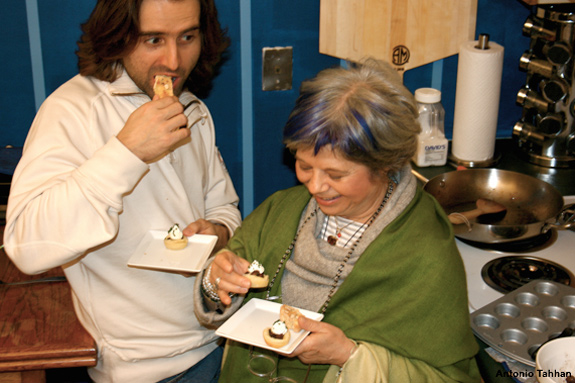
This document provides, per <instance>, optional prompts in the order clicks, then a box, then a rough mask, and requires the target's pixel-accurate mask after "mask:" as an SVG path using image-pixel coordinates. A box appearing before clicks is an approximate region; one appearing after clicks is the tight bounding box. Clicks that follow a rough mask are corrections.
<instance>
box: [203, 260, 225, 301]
mask: <svg viewBox="0 0 575 383" xmlns="http://www.w3.org/2000/svg"><path fill="white" fill-rule="evenodd" d="M211 274H212V265H210V267H209V268H208V269H207V272H206V274H205V275H204V278H203V279H202V290H203V291H204V292H205V293H206V295H207V296H208V298H210V299H211V300H212V301H214V302H219V301H220V300H221V299H220V297H219V296H218V291H217V290H216V289H215V287H214V285H212V282H210V276H211Z"/></svg>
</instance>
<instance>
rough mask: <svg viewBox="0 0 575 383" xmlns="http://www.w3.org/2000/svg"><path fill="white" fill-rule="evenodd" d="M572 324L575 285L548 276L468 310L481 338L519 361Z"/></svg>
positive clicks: (532, 362)
mask: <svg viewBox="0 0 575 383" xmlns="http://www.w3.org/2000/svg"><path fill="white" fill-rule="evenodd" d="M567 327H571V328H575V288H573V287H570V286H567V285H564V284H561V283H557V282H553V281H547V280H535V281H531V282H529V283H527V284H525V285H523V286H522V287H520V288H518V289H516V290H514V291H512V292H510V293H507V294H506V295H505V296H503V297H501V298H499V299H498V300H496V301H494V302H491V303H490V304H488V305H485V306H483V307H482V308H480V309H478V310H476V311H474V312H473V313H471V328H472V330H473V332H474V333H475V335H476V336H477V337H478V338H480V339H481V340H482V341H483V342H485V343H486V344H488V345H489V346H491V347H492V348H493V349H495V350H497V351H499V352H500V353H502V354H503V355H506V356H508V357H510V358H512V359H514V360H516V361H518V362H521V363H524V364H526V365H529V366H535V360H534V359H533V358H532V357H531V355H533V353H534V351H536V350H537V349H538V348H539V346H541V344H543V343H544V342H545V341H547V340H549V339H552V338H555V337H557V336H558V335H559V334H561V332H563V330H564V329H565V328H567Z"/></svg>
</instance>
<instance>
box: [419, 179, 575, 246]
mask: <svg viewBox="0 0 575 383" xmlns="http://www.w3.org/2000/svg"><path fill="white" fill-rule="evenodd" d="M414 174H415V175H416V176H418V178H420V179H422V180H424V181H426V182H425V186H424V190H426V191H427V192H428V193H430V194H431V195H432V196H434V197H435V199H437V201H438V202H439V204H440V205H441V206H442V207H443V209H444V210H445V212H446V213H447V214H448V215H449V214H451V213H455V212H462V211H468V210H472V209H474V208H475V206H476V202H477V200H478V199H488V200H491V201H495V202H497V203H499V204H502V205H504V206H505V208H506V212H505V214H504V215H503V216H502V217H501V218H500V220H499V221H497V222H483V221H482V220H481V217H478V218H477V219H472V220H469V221H468V222H465V223H463V224H454V225H453V228H454V232H455V235H456V236H457V237H459V238H462V239H466V240H470V241H474V242H482V243H504V242H512V241H517V240H522V239H526V238H531V237H535V236H537V235H540V234H543V233H546V232H547V231H549V230H550V229H551V228H556V229H567V228H569V227H571V226H574V225H575V214H574V211H573V210H572V209H571V210H569V209H564V208H563V205H564V202H563V196H562V195H561V193H559V191H558V190H557V189H555V188H554V187H553V186H552V185H550V184H548V183H547V182H544V181H541V180H539V179H537V178H534V177H531V176H528V175H525V174H521V173H516V172H512V171H507V170H499V169H466V170H458V171H453V172H449V173H444V174H440V175H438V176H436V177H434V178H432V179H431V180H427V179H425V178H424V177H422V176H421V175H420V174H418V173H416V172H414Z"/></svg>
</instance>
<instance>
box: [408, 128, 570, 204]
mask: <svg viewBox="0 0 575 383" xmlns="http://www.w3.org/2000/svg"><path fill="white" fill-rule="evenodd" d="M495 154H496V158H499V160H498V161H497V162H496V163H495V164H494V166H492V168H496V169H502V170H510V171H514V172H518V173H523V174H527V175H530V176H532V177H535V178H538V179H540V180H542V181H545V182H548V183H550V184H551V185H553V186H554V187H555V188H557V190H559V192H560V193H561V194H562V195H564V196H566V195H575V168H546V167H543V166H539V165H535V164H532V163H530V162H528V161H527V159H526V158H525V157H524V156H523V153H522V152H521V150H520V149H519V148H517V145H516V144H515V142H513V140H512V139H511V138H509V139H499V140H497V142H496V144H495ZM412 165H413V164H412ZM413 169H414V170H415V171H417V172H418V173H420V174H421V175H423V176H424V177H425V178H427V179H431V178H433V177H435V176H437V175H439V174H442V173H447V172H451V171H453V170H455V166H454V165H452V164H447V165H446V166H438V167H427V168H420V167H418V166H415V165H413Z"/></svg>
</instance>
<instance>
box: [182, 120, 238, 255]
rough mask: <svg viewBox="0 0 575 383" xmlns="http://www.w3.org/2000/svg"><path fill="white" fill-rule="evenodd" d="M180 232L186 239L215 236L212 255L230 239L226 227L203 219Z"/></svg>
mask: <svg viewBox="0 0 575 383" xmlns="http://www.w3.org/2000/svg"><path fill="white" fill-rule="evenodd" d="M186 130H187V129H186ZM182 232H183V233H184V235H185V236H187V237H191V236H192V235H194V234H211V235H217V236H218V242H216V245H215V246H214V251H213V252H214V253H215V252H217V251H218V250H220V249H221V248H223V247H224V246H225V245H226V244H227V243H228V240H229V239H230V231H229V230H228V228H227V227H225V226H223V225H218V224H215V223H213V222H210V221H206V220H205V219H198V220H197V221H196V222H192V223H190V224H189V225H188V226H187V227H186V228H185V229H184V230H183V231H182Z"/></svg>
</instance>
